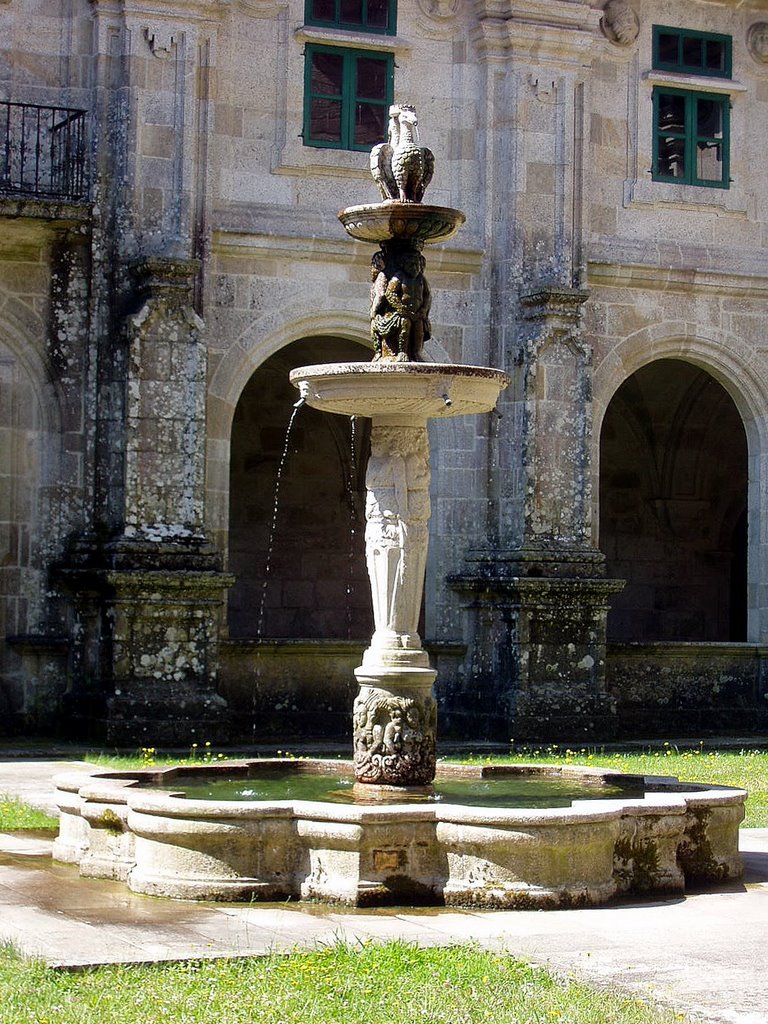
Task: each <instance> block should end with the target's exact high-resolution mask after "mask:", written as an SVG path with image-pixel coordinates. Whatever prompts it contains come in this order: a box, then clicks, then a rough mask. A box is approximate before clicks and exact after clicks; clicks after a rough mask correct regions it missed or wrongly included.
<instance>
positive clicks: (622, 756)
mask: <svg viewBox="0 0 768 1024" xmlns="http://www.w3.org/2000/svg"><path fill="white" fill-rule="evenodd" d="M456 760H464V761H466V760H471V761H474V762H475V763H483V764H485V763H494V764H526V763H531V762H533V763H535V764H583V765H591V766H593V767H595V768H612V769H615V770H616V771H620V772H626V773H627V774H631V775H674V776H676V777H677V778H679V779H680V780H681V781H683V782H711V783H714V784H716V785H719V786H739V787H740V788H742V789H746V790H747V792H748V793H749V798H748V799H747V816H746V818H745V819H744V822H743V827H744V828H766V827H768V752H767V751H765V750H739V751H731V750H717V749H713V750H708V749H706V748H704V747H703V746H701V747H695V748H692V749H678V748H677V747H675V746H673V745H671V744H668V743H665V744H663V745H662V746H661V747H660V748H657V749H648V750H645V751H604V750H600V749H597V750H596V749H594V748H588V747H582V748H579V749H577V750H573V749H570V748H568V747H565V748H560V747H558V746H556V745H550V746H548V747H537V748H520V749H519V750H516V751H515V753H513V754H510V755H508V756H504V757H491V758H488V757H474V758H473V757H470V758H462V759H459V758H457V759H456Z"/></svg>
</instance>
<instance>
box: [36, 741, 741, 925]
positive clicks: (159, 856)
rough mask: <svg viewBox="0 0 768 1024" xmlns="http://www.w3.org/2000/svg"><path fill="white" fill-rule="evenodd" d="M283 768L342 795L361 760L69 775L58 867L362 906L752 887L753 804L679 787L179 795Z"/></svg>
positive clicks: (589, 899) (469, 771) (163, 886)
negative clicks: (533, 802) (543, 794)
mask: <svg viewBox="0 0 768 1024" xmlns="http://www.w3.org/2000/svg"><path fill="white" fill-rule="evenodd" d="M278 766H280V767H281V769H282V770H284V771H285V772H286V773H287V776H288V777H290V776H292V775H295V774H296V773H299V774H312V773H313V772H315V773H317V772H326V773H328V772H330V773H332V775H333V777H334V778H335V779H336V780H338V783H339V785H341V784H342V782H344V781H345V780H346V782H347V783H349V781H350V778H351V766H350V764H349V763H347V762H338V761H336V762H327V761H312V760H300V761H295V760H291V761H273V760H259V761H250V762H237V763H236V764H233V763H217V764H215V765H210V766H205V767H202V768H201V767H195V766H182V767H177V768H172V769H165V770H143V771H135V772H102V771H100V772H95V773H93V774H92V775H90V776H85V777H84V776H83V775H82V773H77V774H75V773H69V774H66V775H60V776H58V777H57V778H56V779H55V780H54V781H55V784H56V787H57V799H58V804H59V807H60V810H61V824H60V833H59V837H58V839H57V840H56V843H55V846H54V857H55V858H56V859H58V860H61V861H65V862H70V863H76V864H78V865H79V867H80V872H81V874H83V875H89V876H94V877H106V878H117V879H122V880H124V881H126V882H127V884H128V886H129V887H130V888H131V889H132V890H134V891H135V892H140V893H147V894H150V895H154V896H168V897H173V898H177V899H201V900H229V901H233V900H234V901H241V900H277V899H287V898H301V899H318V900H322V901H325V902H330V903H341V904H346V905H350V906H372V905H382V904H390V905H411V906H413V905H427V904H446V905H455V906H477V907H490V908H506V909H514V908H523V909H549V908H564V907H581V906H590V905H597V904H601V903H605V902H607V901H609V900H611V899H614V898H616V897H620V896H622V895H629V894H631V895H632V896H633V897H637V896H649V897H654V898H657V897H658V896H659V895H664V894H672V895H674V894H680V893H681V892H683V890H684V888H685V886H686V884H696V885H701V884H714V883H723V882H725V881H728V880H732V879H734V878H738V877H740V875H741V873H742V865H741V860H740V857H739V853H738V828H739V823H740V822H741V820H742V819H743V816H744V801H745V799H746V793H745V792H744V790H740V789H731V788H726V787H718V786H712V787H708V786H704V785H696V784H687V783H680V782H678V780H677V779H673V778H659V777H656V776H654V777H652V778H643V777H641V776H622V775H619V774H617V773H615V772H606V771H600V770H597V769H586V768H578V767H576V766H572V767H567V768H566V767H564V768H559V767H558V768H551V767H547V766H515V767H510V768H503V769H502V768H480V767H466V766H440V767H439V769H438V774H437V779H436V782H437V783H439V782H440V780H441V779H446V778H449V779H450V778H452V777H461V778H466V777H468V776H472V775H475V776H476V777H478V778H480V777H482V776H483V773H486V774H487V773H488V772H491V773H493V772H495V773H499V772H506V773H507V774H508V775H514V774H516V775H526V774H527V775H528V776H531V777H532V776H535V775H541V774H542V773H544V774H546V773H550V774H555V775H557V776H559V777H560V778H572V779H579V780H580V781H582V782H584V783H586V789H585V791H584V792H585V797H586V798H585V799H577V800H573V801H572V802H571V803H570V805H569V806H566V807H550V808H540V809H535V808H533V809H532V808H525V807H498V806H494V807H483V806H463V805H460V804H458V803H451V802H437V803H435V802H418V801H417V802H408V801H406V800H404V801H402V802H399V803H398V802H394V803H392V802H383V803H374V804H371V803H366V804H362V805H356V804H353V803H346V804H343V803H333V802H330V801H329V800H313V799H309V800H305V799H295V798H294V799H268V800H250V799H246V800H240V801H234V800H217V799H194V798H193V799H190V798H185V797H184V796H183V795H181V793H180V792H178V788H180V787H181V786H182V784H183V783H184V782H185V780H187V781H188V780H189V778H190V777H198V778H199V777H200V775H201V773H203V774H204V776H205V775H207V776H208V777H216V776H222V775H223V774H228V775H232V774H233V773H239V774H240V775H241V776H242V778H243V779H246V780H250V779H256V778H258V776H259V773H263V772H274V770H275V768H276V767H278ZM607 785H618V787H619V795H615V794H614V795H612V797H611V798H610V799H593V798H590V796H598V795H599V791H600V789H601V787H604V786H607ZM638 785H640V786H641V787H642V789H643V790H644V795H643V796H641V797H637V796H635V795H633V794H634V792H635V791H636V790H635V789H634V788H630V789H628V790H627V793H628V795H625V796H622V795H621V791H622V789H625V790H626V787H636V786H638ZM406 795H409V796H410V795H412V794H404V796H406Z"/></svg>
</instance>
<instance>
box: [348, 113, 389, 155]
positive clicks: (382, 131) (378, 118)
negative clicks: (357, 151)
mask: <svg viewBox="0 0 768 1024" xmlns="http://www.w3.org/2000/svg"><path fill="white" fill-rule="evenodd" d="M386 112H387V108H386V106H382V105H381V104H379V103H375V104H374V103H358V104H357V105H356V107H355V145H365V146H374V145H375V144H376V143H377V142H383V141H384V139H386V137H387V131H386V126H385V125H386Z"/></svg>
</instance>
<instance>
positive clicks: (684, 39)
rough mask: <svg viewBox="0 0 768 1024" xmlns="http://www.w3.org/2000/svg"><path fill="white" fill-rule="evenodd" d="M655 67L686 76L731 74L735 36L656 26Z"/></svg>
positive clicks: (654, 34) (716, 76)
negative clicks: (732, 45) (732, 42)
mask: <svg viewBox="0 0 768 1024" xmlns="http://www.w3.org/2000/svg"><path fill="white" fill-rule="evenodd" d="M653 67H654V69H655V70H656V71H680V72H682V73H683V74H686V75H707V76H709V77H712V78H730V77H731V37H730V36H720V35H715V34H714V33H712V32H693V31H689V30H688V29H681V28H667V27H666V26H664V25H654V26H653Z"/></svg>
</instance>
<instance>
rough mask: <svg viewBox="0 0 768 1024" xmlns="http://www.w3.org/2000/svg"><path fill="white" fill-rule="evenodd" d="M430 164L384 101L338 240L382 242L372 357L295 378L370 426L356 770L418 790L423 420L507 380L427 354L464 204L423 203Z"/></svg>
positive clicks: (467, 406)
mask: <svg viewBox="0 0 768 1024" xmlns="http://www.w3.org/2000/svg"><path fill="white" fill-rule="evenodd" d="M433 168H434V158H433V155H432V153H431V151H430V150H429V149H427V148H426V147H422V146H420V145H419V140H418V134H417V121H416V114H415V111H414V109H413V107H410V106H407V105H401V106H393V107H391V108H390V121H389V141H388V142H385V143H382V144H380V145H378V146H376V147H375V148H374V149H373V151H372V152H371V171H372V173H373V177H374V179H375V181H376V182H377V184H378V186H379V189H380V191H381V194H382V201H381V202H380V203H372V204H369V205H366V206H352V207H349V208H348V209H346V210H342V211H341V213H340V214H339V219H340V220H341V223H342V224H343V225H344V228H345V229H346V231H347V232H348V234H350V235H351V236H352V237H353V238H356V239H359V240H361V241H365V242H373V243H375V244H376V245H377V246H378V248H377V250H376V252H375V253H374V254H373V257H372V259H371V304H370V318H371V340H372V342H373V347H374V356H373V361H372V362H370V363H342V364H338V363H334V364H326V365H319V366H303V367H299V368H298V369H295V370H293V371H292V373H291V381H292V383H293V384H295V385H296V386H297V387H298V388H299V391H300V394H301V396H302V398H304V399H305V400H306V401H307V403H308V404H309V405H311V406H313V407H314V408H316V409H321V410H323V411H325V412H332V413H340V414H343V415H346V416H367V417H370V419H371V421H372V424H371V456H370V460H369V462H368V469H367V473H366V489H367V501H366V530H365V550H366V562H367V566H368V575H369V577H370V582H371V595H372V599H373V614H374V624H375V631H374V634H373V637H372V638H371V643H370V646H369V647H368V649H367V650H366V652H365V655H364V656H363V663H362V665H361V666H360V667H359V668H358V669H357V670H356V672H355V675H356V677H357V680H358V683H359V685H360V692H359V694H358V696H357V699H356V700H355V706H354V713H353V722H354V763H355V777H356V779H357V781H358V783H361V784H373V785H378V786H428V785H430V784H431V783H432V780H433V779H434V775H435V734H436V724H437V707H436V704H435V700H434V697H433V695H432V684H433V682H434V680H435V675H436V673H435V672H434V670H433V669H432V668H430V666H429V658H428V656H427V654H426V652H425V651H424V649H423V648H422V645H421V638H420V636H419V633H418V623H419V613H420V610H421V599H422V592H423V589H424V574H425V570H426V564H427V546H428V523H429V517H430V501H429V479H430V471H429V438H428V435H427V421H428V420H429V419H430V418H433V417H444V416H462V415H466V414H468V413H484V412H489V411H490V410H492V409H493V408H494V406H495V404H496V401H497V399H498V396H499V392H500V391H501V390H502V389H503V388H505V387H506V386H507V384H508V383H509V378H508V376H507V375H506V374H505V373H503V372H502V371H501V370H494V369H489V368H487V367H478V366H459V365H452V364H440V363H427V362H424V361H423V356H422V352H423V346H424V342H425V341H427V340H428V339H429V337H430V333H431V327H430V321H429V312H430V289H429V285H428V283H427V280H426V278H425V276H424V268H425V263H426V261H425V259H424V256H423V254H422V250H423V248H424V246H425V245H427V244H430V243H435V242H446V241H448V240H449V239H451V238H453V236H454V235H455V234H456V232H457V231H458V230H459V228H460V227H461V225H462V224H463V223H464V214H463V213H462V212H461V211H460V210H453V209H450V208H447V207H443V206H429V205H427V204H425V203H423V202H422V200H423V197H424V192H425V189H426V187H427V185H428V184H429V181H430V179H431V178H432V172H433Z"/></svg>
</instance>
